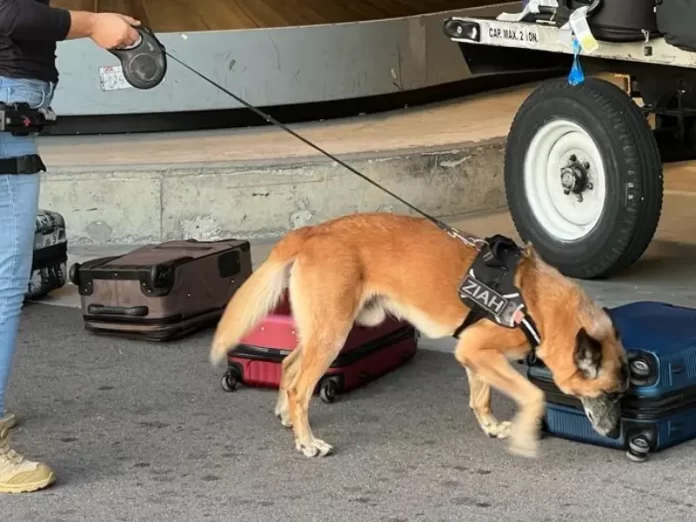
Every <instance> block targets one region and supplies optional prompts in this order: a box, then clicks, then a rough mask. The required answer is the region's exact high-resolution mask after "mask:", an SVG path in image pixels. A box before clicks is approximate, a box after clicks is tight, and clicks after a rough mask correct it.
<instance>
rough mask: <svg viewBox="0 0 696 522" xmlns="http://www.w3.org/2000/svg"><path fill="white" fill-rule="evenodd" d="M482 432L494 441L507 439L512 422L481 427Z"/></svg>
mask: <svg viewBox="0 0 696 522" xmlns="http://www.w3.org/2000/svg"><path fill="white" fill-rule="evenodd" d="M483 431H484V432H485V434H486V435H488V436H489V437H492V438H495V439H507V438H508V437H509V436H510V432H511V431H512V422H510V421H504V422H495V423H491V424H488V425H486V426H483Z"/></svg>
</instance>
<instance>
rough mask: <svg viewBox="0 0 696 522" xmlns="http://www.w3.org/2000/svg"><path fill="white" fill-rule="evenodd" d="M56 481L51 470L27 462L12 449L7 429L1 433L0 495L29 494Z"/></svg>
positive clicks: (37, 463)
mask: <svg viewBox="0 0 696 522" xmlns="http://www.w3.org/2000/svg"><path fill="white" fill-rule="evenodd" d="M55 480H56V475H55V473H53V470H51V468H49V467H48V466H46V465H45V464H41V463H39V462H32V461H30V460H26V459H25V458H24V457H22V456H21V455H19V454H18V453H17V452H16V451H14V450H13V449H11V448H10V444H9V441H8V439H7V429H4V430H3V431H2V432H0V493H29V492H31V491H36V490H38V489H42V488H45V487H46V486H49V485H50V484H52V483H53V482H54V481H55Z"/></svg>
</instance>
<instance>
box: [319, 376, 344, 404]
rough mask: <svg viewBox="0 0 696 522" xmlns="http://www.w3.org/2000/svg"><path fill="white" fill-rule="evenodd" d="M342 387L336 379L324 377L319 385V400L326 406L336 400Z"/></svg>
mask: <svg viewBox="0 0 696 522" xmlns="http://www.w3.org/2000/svg"><path fill="white" fill-rule="evenodd" d="M340 389H341V387H340V384H339V382H338V379H337V378H336V377H324V379H322V381H321V384H320V385H319V398H320V399H321V400H322V401H323V402H325V403H326V404H331V403H332V402H334V401H335V400H336V395H338V392H339V391H340Z"/></svg>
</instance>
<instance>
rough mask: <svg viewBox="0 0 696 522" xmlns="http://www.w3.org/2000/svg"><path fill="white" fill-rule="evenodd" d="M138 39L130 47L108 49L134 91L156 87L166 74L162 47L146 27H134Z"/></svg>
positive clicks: (164, 50)
mask: <svg viewBox="0 0 696 522" xmlns="http://www.w3.org/2000/svg"><path fill="white" fill-rule="evenodd" d="M135 29H136V31H138V34H139V36H140V38H139V39H138V41H137V42H136V43H135V44H133V45H131V46H130V47H125V48H122V49H109V52H110V53H111V54H113V55H114V56H115V57H116V58H118V59H119V61H120V62H121V67H122V69H123V76H124V77H125V79H126V81H127V82H128V83H129V84H131V85H132V86H133V87H135V88H136V89H143V90H146V89H152V88H153V87H157V86H158V85H159V84H160V83H162V80H164V76H165V75H166V74H167V56H166V49H165V47H164V45H162V43H161V42H160V41H159V40H158V39H157V38H156V37H155V35H154V33H153V32H152V31H151V30H150V29H148V28H147V27H142V26H141V27H136V28H135Z"/></svg>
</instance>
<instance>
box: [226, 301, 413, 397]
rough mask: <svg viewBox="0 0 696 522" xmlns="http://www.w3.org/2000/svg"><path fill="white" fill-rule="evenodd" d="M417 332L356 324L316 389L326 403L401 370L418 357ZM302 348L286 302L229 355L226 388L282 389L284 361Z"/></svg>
mask: <svg viewBox="0 0 696 522" xmlns="http://www.w3.org/2000/svg"><path fill="white" fill-rule="evenodd" d="M417 345H418V332H416V330H415V329H414V328H413V327H412V326H411V325H410V324H408V323H405V322H401V321H397V320H396V319H394V318H392V317H389V316H387V319H386V320H385V321H384V322H383V323H382V324H380V325H378V326H374V327H364V326H360V325H357V324H356V325H355V326H354V327H353V330H352V331H351V333H350V334H349V335H348V339H347V340H346V343H345V345H344V347H343V350H342V351H341V353H340V354H339V355H338V357H337V358H336V360H335V361H334V362H333V364H332V365H331V367H330V368H329V370H328V371H327V372H326V374H325V375H324V376H323V377H322V379H321V380H320V381H319V384H318V385H317V390H316V392H318V393H319V396H320V397H321V400H322V401H324V402H326V403H331V402H333V401H334V400H335V399H336V395H337V394H339V393H344V392H347V391H350V390H352V389H355V388H358V387H360V386H362V385H364V384H366V383H367V382H369V381H372V380H374V379H376V378H377V377H380V376H382V375H384V374H386V373H387V372H389V371H391V370H393V369H395V368H397V367H399V366H402V365H403V364H405V363H406V362H407V361H409V360H410V359H411V358H412V357H413V356H414V355H415V353H416V350H417ZM296 346H297V337H296V335H295V322H294V320H293V317H292V311H291V309H290V306H289V303H288V302H287V301H286V300H284V301H283V302H282V303H281V304H280V305H279V306H278V307H277V308H276V309H275V310H274V311H273V312H272V313H271V314H269V315H268V316H267V317H266V318H265V319H264V321H262V322H261V324H259V325H258V326H257V327H256V328H255V329H254V330H253V331H251V332H250V333H249V334H247V335H246V337H244V338H243V339H242V340H241V341H240V343H239V344H238V345H237V347H236V348H235V349H234V350H232V351H231V352H230V353H229V355H228V368H227V371H226V372H225V374H224V375H223V377H222V382H221V384H222V388H223V390H225V391H228V392H231V391H234V390H235V389H236V388H237V386H238V385H239V384H240V383H243V384H246V385H248V386H257V387H266V388H278V387H279V386H280V375H281V362H282V360H283V359H284V358H285V357H286V356H287V355H288V354H289V353H290V352H291V351H292V350H294V349H295V348H296Z"/></svg>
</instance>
